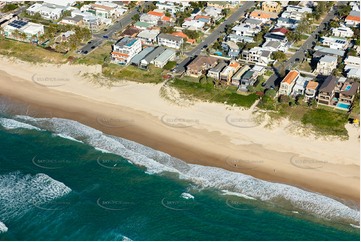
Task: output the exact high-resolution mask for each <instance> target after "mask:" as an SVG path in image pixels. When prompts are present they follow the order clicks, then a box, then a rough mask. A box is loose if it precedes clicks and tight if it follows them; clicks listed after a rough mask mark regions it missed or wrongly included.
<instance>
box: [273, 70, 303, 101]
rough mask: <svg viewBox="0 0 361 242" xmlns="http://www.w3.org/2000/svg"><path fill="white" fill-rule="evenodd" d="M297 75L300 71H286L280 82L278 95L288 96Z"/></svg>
mask: <svg viewBox="0 0 361 242" xmlns="http://www.w3.org/2000/svg"><path fill="white" fill-rule="evenodd" d="M299 76H300V73H299V72H298V71H295V70H292V71H290V72H288V73H287V75H286V76H285V78H283V80H282V82H281V85H280V88H279V90H278V95H286V96H289V95H290V94H291V93H292V88H293V86H294V85H295V84H296V80H297V79H298V78H299Z"/></svg>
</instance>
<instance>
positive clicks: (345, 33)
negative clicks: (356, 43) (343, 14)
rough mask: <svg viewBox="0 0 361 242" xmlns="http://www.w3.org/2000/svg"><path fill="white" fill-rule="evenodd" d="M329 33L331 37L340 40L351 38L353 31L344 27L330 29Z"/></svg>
mask: <svg viewBox="0 0 361 242" xmlns="http://www.w3.org/2000/svg"><path fill="white" fill-rule="evenodd" d="M331 32H332V35H333V36H335V37H342V38H351V37H352V36H353V35H354V32H353V30H352V29H351V28H349V27H346V26H340V27H338V28H331Z"/></svg>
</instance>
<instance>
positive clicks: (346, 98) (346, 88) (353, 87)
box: [336, 80, 360, 111]
mask: <svg viewBox="0 0 361 242" xmlns="http://www.w3.org/2000/svg"><path fill="white" fill-rule="evenodd" d="M359 86H360V84H359V83H358V82H355V81H353V80H346V81H345V82H344V83H343V85H342V88H341V90H340V92H339V96H338V103H337V104H336V108H338V109H342V110H346V111H348V110H349V109H350V107H351V105H352V103H353V101H354V99H355V96H356V94H357V92H358V90H359Z"/></svg>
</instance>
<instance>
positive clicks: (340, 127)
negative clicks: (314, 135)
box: [301, 108, 348, 136]
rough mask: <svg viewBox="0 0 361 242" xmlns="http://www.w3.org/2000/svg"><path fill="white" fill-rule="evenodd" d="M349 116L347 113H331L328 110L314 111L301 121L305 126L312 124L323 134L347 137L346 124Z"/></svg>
mask: <svg viewBox="0 0 361 242" xmlns="http://www.w3.org/2000/svg"><path fill="white" fill-rule="evenodd" d="M347 119H348V114H347V113H345V112H342V113H341V112H336V111H333V110H332V111H329V110H326V109H319V108H318V109H312V110H309V111H308V112H307V113H305V114H304V115H303V117H302V119H301V122H302V123H303V124H306V125H307V124H311V125H312V127H313V128H314V130H315V131H317V132H319V133H321V134H328V135H338V136H347V130H346V129H345V124H346V123H347Z"/></svg>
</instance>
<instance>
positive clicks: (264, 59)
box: [242, 47, 272, 65]
mask: <svg viewBox="0 0 361 242" xmlns="http://www.w3.org/2000/svg"><path fill="white" fill-rule="evenodd" d="M271 54H272V52H271V51H269V50H264V49H263V48H261V47H253V48H252V49H250V50H243V52H242V58H243V59H245V60H247V61H251V62H255V63H258V64H261V65H268V63H270V62H271Z"/></svg>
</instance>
